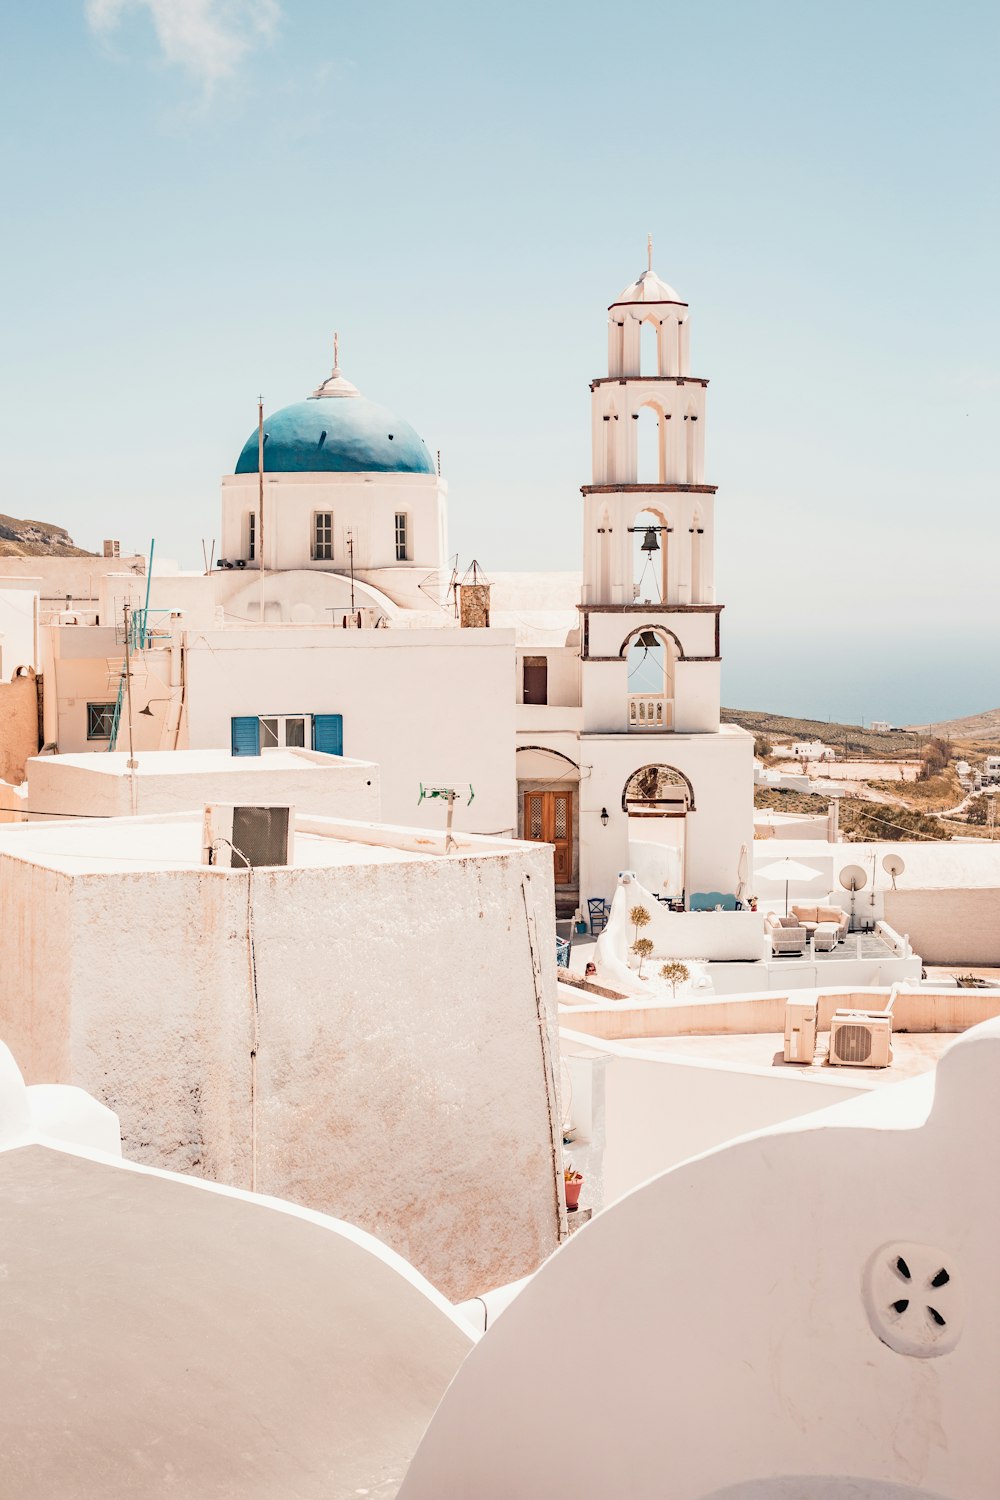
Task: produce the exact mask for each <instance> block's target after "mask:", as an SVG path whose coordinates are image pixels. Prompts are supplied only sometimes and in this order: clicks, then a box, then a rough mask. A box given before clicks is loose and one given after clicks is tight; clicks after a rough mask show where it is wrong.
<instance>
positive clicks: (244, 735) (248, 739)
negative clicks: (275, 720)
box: [233, 715, 260, 755]
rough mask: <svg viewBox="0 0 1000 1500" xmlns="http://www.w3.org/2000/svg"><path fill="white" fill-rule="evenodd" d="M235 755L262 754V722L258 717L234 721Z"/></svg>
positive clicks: (253, 716)
mask: <svg viewBox="0 0 1000 1500" xmlns="http://www.w3.org/2000/svg"><path fill="white" fill-rule="evenodd" d="M233 754H234V755H259V754H260V720H259V719H258V718H257V717H256V715H252V716H251V717H250V718H246V719H234V720H233Z"/></svg>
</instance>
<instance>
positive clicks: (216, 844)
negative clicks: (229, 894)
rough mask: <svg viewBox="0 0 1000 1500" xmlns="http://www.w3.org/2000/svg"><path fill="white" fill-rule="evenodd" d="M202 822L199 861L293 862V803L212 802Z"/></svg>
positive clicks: (232, 865)
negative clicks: (202, 838) (270, 805)
mask: <svg viewBox="0 0 1000 1500" xmlns="http://www.w3.org/2000/svg"><path fill="white" fill-rule="evenodd" d="M204 826H205V834H204V841H203V850H202V864H206V865H221V866H223V867H224V868H225V869H231V870H245V869H246V868H247V867H248V866H251V867H252V868H254V869H256V868H257V867H258V866H264V867H266V866H271V867H273V866H275V865H290V864H291V863H292V862H293V858H294V839H295V808H294V807H263V806H259V805H256V804H248V803H237V804H230V803H226V802H213V803H211V804H210V805H209V806H208V807H206V808H205V825H204Z"/></svg>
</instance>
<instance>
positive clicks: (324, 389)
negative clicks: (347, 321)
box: [309, 332, 360, 401]
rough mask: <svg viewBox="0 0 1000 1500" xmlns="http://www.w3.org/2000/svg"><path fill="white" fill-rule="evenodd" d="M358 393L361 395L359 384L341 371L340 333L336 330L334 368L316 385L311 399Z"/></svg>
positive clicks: (355, 394)
mask: <svg viewBox="0 0 1000 1500" xmlns="http://www.w3.org/2000/svg"><path fill="white" fill-rule="evenodd" d="M357 395H360V392H359V390H358V388H357V386H356V385H352V384H351V382H350V381H349V380H345V379H344V377H343V375H342V374H341V372H340V334H339V333H336V332H335V333H334V335H333V369H332V370H331V372H330V374H329V375H328V376H327V378H326V380H324V381H323V383H322V385H318V386H317V387H316V389H315V390H314V391H313V393H312V395H311V396H310V397H309V400H310V401H318V400H321V399H325V398H327V397H330V396H357Z"/></svg>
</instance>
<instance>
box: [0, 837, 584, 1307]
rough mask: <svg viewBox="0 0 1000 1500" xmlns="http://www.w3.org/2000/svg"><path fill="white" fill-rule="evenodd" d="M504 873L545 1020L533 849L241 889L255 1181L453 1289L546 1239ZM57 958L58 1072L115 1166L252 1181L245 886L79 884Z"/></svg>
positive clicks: (553, 1212) (173, 875) (534, 1077)
mask: <svg viewBox="0 0 1000 1500" xmlns="http://www.w3.org/2000/svg"><path fill="white" fill-rule="evenodd" d="M524 874H528V875H530V877H531V879H530V886H531V889H532V891H533V892H534V900H535V905H536V908H537V911H538V913H539V917H538V922H537V933H538V941H539V949H540V951H539V958H540V961H541V965H542V986H543V994H544V997H545V1003H546V1005H547V1008H548V1010H549V1013H550V1015H551V1013H552V1012H553V1010H554V1001H555V965H554V940H553V930H552V862H551V857H550V855H549V851H548V850H547V849H542V850H530V851H526V850H524V849H521V848H517V849H512V850H511V853H510V854H506V853H504V854H492V855H487V856H480V857H476V858H471V859H455V858H452V859H447V860H443V859H428V860H421V861H419V862H410V863H393V864H381V865H366V866H343V867H334V868H331V869H300V870H292V871H287V870H286V871H264V870H259V871H257V872H255V874H254V877H253V928H254V934H255V951H256V970H257V1001H258V1006H259V1037H260V1044H259V1055H258V1059H257V1075H256V1107H257V1138H258V1163H259V1171H258V1179H257V1185H258V1189H259V1190H260V1191H261V1192H265V1193H274V1194H277V1195H278V1196H281V1197H287V1198H291V1199H292V1200H293V1201H295V1202H298V1203H303V1204H306V1205H307V1206H309V1207H312V1208H319V1209H323V1210H324V1211H326V1212H328V1213H331V1214H334V1215H336V1216H337V1217H341V1218H344V1219H347V1220H349V1221H350V1222H352V1223H356V1224H359V1225H361V1226H362V1227H363V1228H365V1229H368V1230H370V1231H372V1232H373V1233H375V1234H377V1235H378V1236H379V1237H380V1238H382V1239H384V1240H385V1241H386V1242H387V1243H388V1244H390V1245H392V1246H393V1248H394V1249H396V1250H398V1251H400V1252H401V1253H402V1254H403V1255H405V1256H406V1257H407V1259H408V1260H410V1261H411V1262H412V1264H413V1265H415V1266H416V1267H417V1268H418V1269H419V1270H420V1271H421V1272H422V1273H423V1274H424V1275H426V1276H427V1277H428V1278H429V1279H430V1280H431V1281H432V1282H433V1283H434V1284H435V1285H437V1286H438V1287H440V1288H441V1290H442V1291H444V1292H445V1294H446V1295H448V1296H450V1297H452V1298H456V1299H457V1298H461V1297H466V1296H469V1295H472V1294H474V1293H476V1292H479V1291H482V1290H485V1289H487V1288H489V1287H491V1286H497V1285H501V1284H503V1283H504V1282H507V1281H511V1280H513V1279H515V1278H517V1277H519V1276H523V1275H525V1274H527V1273H528V1272H529V1271H531V1270H533V1269H534V1268H535V1267H536V1266H537V1265H538V1264H539V1263H540V1261H541V1260H543V1259H544V1258H545V1256H546V1255H547V1254H548V1253H549V1252H550V1251H551V1250H552V1249H553V1248H554V1247H555V1244H556V1241H557V1234H558V1210H557V1197H556V1191H557V1189H556V1181H555V1176H554V1172H555V1167H554V1163H553V1153H552V1144H551V1133H550V1124H549V1111H548V1102H547V1091H546V1080H545V1075H544V1071H543V1064H542V1051H541V1041H540V1035H539V1026H538V1023H537V1015H536V1003H535V991H534V984H533V979H532V968H531V955H530V949H529V942H528V929H527V922H526V918H525V909H524V900H523V897H522V890H521V879H522V876H523V875H524ZM57 943H58V944H59V945H61V946H62V947H63V948H65V947H66V946H68V945H67V944H66V929H65V927H63V928H62V929H61V930H60V931H59V932H58V933H57V932H56V931H54V930H53V931H50V944H51V945H52V947H53V948H54V947H55V945H56V944H57ZM71 946H72V950H73V955H74V959H73V989H72V1007H71V1021H70V1031H71V1037H72V1062H71V1066H70V1068H69V1070H68V1073H69V1076H66V1073H62V1074H59V1075H58V1076H59V1078H60V1080H61V1081H65V1082H73V1083H77V1084H79V1085H81V1086H82V1087H83V1088H86V1089H88V1090H89V1091H90V1092H92V1093H95V1094H96V1095H97V1096H98V1097H99V1098H100V1099H102V1100H103V1101H104V1102H105V1103H107V1104H108V1105H109V1106H110V1107H111V1108H113V1109H115V1110H116V1111H117V1112H118V1114H119V1115H120V1117H121V1122H122V1137H123V1143H124V1150H125V1154H126V1155H127V1156H130V1157H133V1158H135V1159H136V1160H139V1161H143V1162H147V1163H149V1164H151V1165H156V1166H162V1167H168V1168H170V1169H172V1170H175V1171H191V1172H194V1173H196V1174H198V1175H201V1176H205V1177H210V1178H212V1179H214V1180H216V1181H220V1182H226V1183H231V1184H233V1185H235V1186H238V1187H247V1186H249V1183H250V1157H251V1103H250V1101H251V1070H250V1045H251V1036H252V1016H253V993H252V989H251V983H250V970H249V954H248V943H247V879H246V877H245V876H244V875H243V874H242V872H234V873H231V874H224V873H222V872H214V871H213V872H207V871H206V872H205V873H204V874H198V873H195V872H191V871H183V872H181V871H178V872H153V873H145V872H144V873H135V874H120V873H114V874H108V875H95V876H86V877H81V878H78V879H77V880H76V881H75V889H74V895H73V925H72V945H71ZM36 964H37V968H36V978H35V981H34V982H35V984H36V985H42V984H43V983H44V978H43V976H44V974H45V972H46V955H44V954H41V953H40V954H38V955H37V958H36ZM15 1055H18V1056H19V1061H22V1060H23V1061H27V1057H30V1056H32V1050H31V1048H30V1046H29V1047H28V1049H27V1054H26V1056H25V1057H24V1058H22V1056H21V1055H20V1054H18V1053H17V1051H16V1049H15ZM34 1076H36V1077H37V1076H39V1075H38V1073H37V1072H35V1074H34ZM46 1076H47V1077H55V1076H57V1075H55V1074H53V1073H51V1072H50V1073H48V1074H47V1075H46Z"/></svg>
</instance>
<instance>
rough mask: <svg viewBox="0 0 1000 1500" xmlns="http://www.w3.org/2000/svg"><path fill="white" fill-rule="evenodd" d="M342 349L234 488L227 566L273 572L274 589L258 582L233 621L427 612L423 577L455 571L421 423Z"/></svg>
mask: <svg viewBox="0 0 1000 1500" xmlns="http://www.w3.org/2000/svg"><path fill="white" fill-rule="evenodd" d="M338 354H339V351H338V350H337V349H336V345H335V355H334V367H333V371H332V373H331V375H330V376H329V378H328V379H327V380H324V381H323V382H322V384H321V385H319V386H317V388H316V390H314V391H313V393H312V395H311V396H309V397H307V398H306V399H305V400H304V401H297V402H295V403H294V404H293V405H291V406H285V407H282V408H281V409H280V410H279V411H276V412H273V413H271V415H269V416H265V417H264V419H263V423H262V425H261V427H260V428H259V429H258V430H255V431H254V432H252V433H251V434H250V435H249V437H248V438H247V440H246V442H245V443H244V445H243V448H242V449H241V451H240V454H239V457H238V458H237V460H236V466H235V469H234V471H233V473H232V474H230V475H227V476H226V477H225V478H224V479H223V481H222V539H221V549H220V550H221V560H220V567H221V568H222V569H223V570H227V569H237V570H240V571H245V570H250V571H251V572H253V573H255V574H259V572H260V569H261V567H262V566H263V569H264V573H265V584H264V588H263V591H262V590H261V587H260V581H259V579H254V580H251V579H249V578H247V579H246V580H245V582H244V587H243V589H242V590H241V591H238V594H237V596H230V598H229V599H228V600H227V602H226V611H227V614H230V615H232V614H240V613H244V616H245V618H246V619H248V620H260V619H261V617H262V616H261V607H262V605H263V619H264V620H266V621H273V622H275V623H278V622H283V621H284V622H296V623H305V622H308V621H310V620H316V621H322V620H327V621H328V620H329V619H330V612H331V611H336V610H337V609H338V608H348V607H350V606H351V604H352V603H353V606H354V607H355V608H369V609H375V610H379V609H380V608H385V607H387V606H391V605H396V606H401V607H403V608H406V607H419V606H420V605H421V603H424V604H426V596H422V595H421V594H420V592H419V585H420V583H421V581H422V580H423V579H425V578H426V577H427V575H428V573H431V572H434V571H436V570H439V569H442V568H443V567H444V564H445V558H446V556H447V512H446V496H447V485H446V484H445V483H444V481H443V480H442V479H441V477H440V475H439V473H438V467H437V464H436V463H435V461H434V458H433V457H432V455H431V453H430V451H429V450H428V448H427V445H426V443H425V442H424V441H423V439H422V438H421V437H420V436H419V435H418V434H417V433H416V432H415V431H414V429H413V428H412V427H411V426H410V424H409V422H407V421H406V420H405V419H404V418H403V417H400V416H397V415H396V413H395V412H391V411H389V410H387V408H386V407H384V406H380V405H379V404H378V403H377V402H375V401H370V400H369V399H368V398H367V397H366V396H363V395H362V394H361V392H360V391H359V390H358V389H357V387H356V386H354V385H352V384H351V382H350V381H349V380H347V379H346V378H345V377H344V375H343V374H342V372H341V370H340V365H339V358H338ZM302 575H305V576H304V577H303V576H302ZM348 579H350V580H351V583H352V585H353V587H350V588H349V587H346V583H347V580H348ZM234 582H235V580H234ZM240 593H242V595H243V596H245V597H242V598H241V597H239V594H240ZM262 594H263V598H262Z"/></svg>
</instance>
